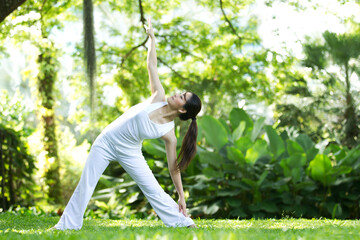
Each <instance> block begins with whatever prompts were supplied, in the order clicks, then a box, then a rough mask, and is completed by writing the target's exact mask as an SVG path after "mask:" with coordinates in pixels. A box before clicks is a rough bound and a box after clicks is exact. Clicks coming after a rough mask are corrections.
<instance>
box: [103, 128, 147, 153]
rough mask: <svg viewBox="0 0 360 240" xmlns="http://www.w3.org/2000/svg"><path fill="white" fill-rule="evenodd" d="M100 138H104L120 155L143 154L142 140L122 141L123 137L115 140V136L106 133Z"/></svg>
mask: <svg viewBox="0 0 360 240" xmlns="http://www.w3.org/2000/svg"><path fill="white" fill-rule="evenodd" d="M99 137H101V138H103V139H104V140H105V141H106V142H107V143H108V144H109V145H111V147H112V148H114V149H115V150H116V151H117V152H118V153H119V154H120V153H125V154H130V153H135V154H139V153H142V152H141V146H142V140H140V141H134V140H129V139H122V138H121V137H116V138H114V137H113V136H111V135H109V134H107V133H106V132H103V133H101V134H100V135H99Z"/></svg>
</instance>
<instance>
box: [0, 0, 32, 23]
mask: <svg viewBox="0 0 360 240" xmlns="http://www.w3.org/2000/svg"><path fill="white" fill-rule="evenodd" d="M24 2H26V0H1V3H0V22H2V21H4V19H5V18H6V17H7V16H9V15H10V13H12V12H13V11H15V10H16V9H17V8H18V7H19V6H20V5H21V4H23V3H24Z"/></svg>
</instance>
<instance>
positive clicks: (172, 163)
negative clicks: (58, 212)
mask: <svg viewBox="0 0 360 240" xmlns="http://www.w3.org/2000/svg"><path fill="white" fill-rule="evenodd" d="M145 29H146V33H147V35H148V36H149V37H150V47H149V49H148V56H147V67H148V72H149V79H150V87H151V92H152V96H151V97H150V98H149V99H148V100H146V101H145V102H143V103H140V104H137V105H135V106H133V107H131V108H130V109H129V110H128V111H126V112H125V113H124V114H123V115H121V116H120V117H119V118H118V119H116V120H115V121H114V122H112V123H111V124H110V125H109V126H107V127H106V128H105V129H104V130H103V131H102V132H101V134H100V135H99V136H98V137H97V138H96V140H95V142H94V144H93V145H92V147H91V150H90V153H89V156H88V159H87V161H86V163H85V166H84V170H83V172H82V175H81V178H80V182H79V184H78V186H77V187H76V189H75V191H74V193H73V195H72V196H71V198H70V200H69V202H68V204H67V206H66V208H65V210H64V212H63V214H62V216H61V218H60V220H59V222H58V223H57V224H56V225H55V226H54V227H53V229H58V230H64V229H81V227H82V224H83V216H84V212H85V209H86V206H87V205H88V203H89V200H90V198H91V196H92V194H93V192H94V189H95V186H96V184H97V182H98V181H99V178H100V176H101V175H102V174H103V172H104V171H105V169H106V167H107V166H108V165H109V163H110V161H117V162H119V163H120V164H121V165H122V167H123V168H124V169H125V170H126V172H127V173H128V174H130V176H131V177H132V178H133V179H134V181H135V182H136V183H137V185H138V186H139V187H140V189H141V191H142V192H143V193H144V195H145V196H146V198H147V199H148V201H149V202H150V204H151V206H152V207H153V208H154V210H155V212H156V213H157V215H158V216H159V217H160V219H161V220H162V221H163V222H164V223H165V225H166V226H171V227H196V225H195V224H194V222H193V220H192V219H191V218H189V217H188V216H187V214H186V204H185V199H184V192H183V187H182V182H181V175H180V170H183V169H185V168H186V167H187V166H188V164H189V163H190V161H191V159H192V158H193V157H194V155H195V153H196V137H197V124H196V115H197V114H198V113H199V111H200V109H201V101H200V99H199V97H198V96H196V95H195V94H194V93H191V92H184V93H182V94H175V95H174V96H171V97H168V98H167V99H166V101H165V91H164V88H163V87H162V85H161V82H160V80H159V78H158V73H157V58H156V50H155V36H154V31H153V28H152V25H151V20H150V18H149V19H148V26H145ZM176 117H179V118H180V119H181V120H188V119H190V120H191V123H190V126H189V129H188V131H187V133H186V135H185V137H184V140H183V142H182V147H181V150H180V153H179V156H178V157H176V142H177V139H176V137H175V133H174V119H175V118H176ZM160 137H161V138H162V139H163V140H164V141H165V147H166V156H167V161H168V168H169V171H170V175H171V178H172V181H173V183H174V185H175V188H176V191H177V193H178V195H179V200H178V204H176V202H175V201H174V200H173V199H172V198H171V197H170V196H169V195H168V194H166V193H165V192H164V190H163V189H162V188H161V187H160V185H159V183H158V182H157V180H156V179H155V177H154V175H153V173H152V172H151V170H150V168H149V166H148V165H147V163H146V161H145V159H144V156H143V155H142V152H141V145H142V141H143V140H144V139H152V138H160ZM177 160H180V162H179V163H178V162H177Z"/></svg>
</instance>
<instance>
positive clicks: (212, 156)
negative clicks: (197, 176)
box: [199, 151, 224, 168]
mask: <svg viewBox="0 0 360 240" xmlns="http://www.w3.org/2000/svg"><path fill="white" fill-rule="evenodd" d="M199 160H200V162H201V163H209V164H211V165H213V166H214V167H216V168H219V167H220V165H221V163H223V162H224V159H223V158H222V157H221V156H220V155H219V154H218V153H216V152H208V151H203V152H200V153H199Z"/></svg>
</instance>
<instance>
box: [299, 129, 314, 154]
mask: <svg viewBox="0 0 360 240" xmlns="http://www.w3.org/2000/svg"><path fill="white" fill-rule="evenodd" d="M296 142H297V143H299V144H300V146H301V147H302V148H303V149H304V152H306V153H307V152H308V151H309V150H310V149H312V148H313V147H314V142H313V141H312V140H311V138H310V137H309V136H308V135H306V134H303V133H302V134H300V135H299V136H298V137H297V138H296Z"/></svg>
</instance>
